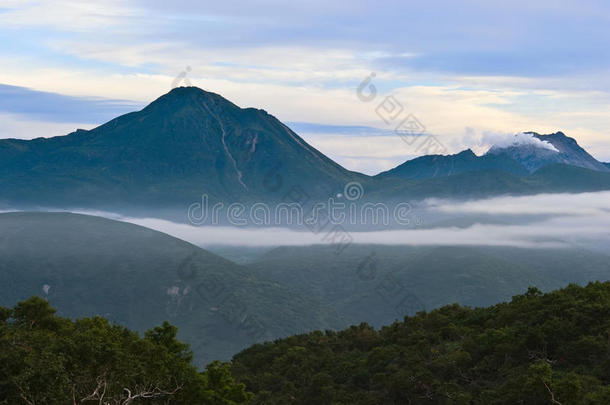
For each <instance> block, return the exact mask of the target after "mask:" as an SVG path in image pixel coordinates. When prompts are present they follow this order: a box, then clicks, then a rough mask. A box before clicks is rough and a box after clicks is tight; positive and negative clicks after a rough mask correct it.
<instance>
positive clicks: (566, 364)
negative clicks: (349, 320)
mask: <svg viewBox="0 0 610 405" xmlns="http://www.w3.org/2000/svg"><path fill="white" fill-rule="evenodd" d="M609 334H610V283H607V282H606V283H600V282H596V283H591V284H589V285H588V286H586V287H580V286H577V285H569V286H568V287H566V288H564V289H562V290H558V291H555V292H552V293H548V294H543V293H542V292H540V291H539V290H538V289H536V288H530V289H529V290H528V291H527V292H526V293H525V294H523V295H519V296H515V297H513V299H512V300H511V301H510V302H508V303H502V304H498V305H494V306H491V307H488V308H476V309H472V308H468V307H463V306H460V305H457V304H456V305H449V306H445V307H442V308H440V309H437V310H434V311H431V312H420V313H418V314H417V315H416V316H412V317H406V318H405V319H404V321H403V322H395V323H394V324H392V325H390V326H386V327H383V328H381V329H380V330H376V329H374V328H372V327H371V326H368V325H367V324H361V325H359V326H353V327H351V328H349V329H346V330H344V331H341V332H333V331H326V332H313V333H309V334H304V335H298V336H293V337H290V338H287V339H281V340H277V341H275V342H273V343H266V344H258V345H255V346H253V347H251V348H249V349H247V350H245V351H243V352H241V353H239V354H238V355H236V356H235V358H234V359H233V367H232V370H233V375H234V377H235V378H236V380H237V381H240V382H243V383H245V384H246V387H247V389H248V390H250V391H252V392H254V393H255V394H256V397H255V398H254V400H253V402H252V403H253V404H266V405H271V404H278V405H279V404H303V405H305V404H329V405H331V404H332V405H340V404H341V405H348V404H359V405H377V404H384V405H389V404H486V405H487V404H528V405H536V404H562V405H567V404H583V405H584V404H587V405H602V404H609V403H610V385H608V384H609V383H610V356H609V354H610V352H609V349H610V335H609Z"/></svg>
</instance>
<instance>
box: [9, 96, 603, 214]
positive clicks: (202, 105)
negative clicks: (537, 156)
mask: <svg viewBox="0 0 610 405" xmlns="http://www.w3.org/2000/svg"><path fill="white" fill-rule="evenodd" d="M557 134H561V139H560V140H554V139H552V138H559V137H560V135H557ZM552 135H554V137H551V138H548V136H547V135H538V136H539V137H541V139H542V140H544V141H549V142H551V143H552V142H553V141H555V142H556V143H557V144H558V145H559V147H560V148H562V150H564V151H565V152H564V155H565V154H567V153H568V151H572V152H573V153H574V154H575V155H574V156H576V157H574V159H572V160H570V159H568V158H567V157H565V156H564V157H563V158H562V159H559V161H554V160H550V161H546V162H545V164H544V165H541V166H540V167H538V168H537V170H538V169H540V168H542V167H546V166H549V165H553V164H570V165H573V164H574V163H575V162H576V161H578V159H581V161H582V162H584V163H583V164H582V165H584V166H587V165H588V167H586V168H587V169H589V170H591V169H592V168H593V169H599V170H598V171H599V173H597V172H593V173H588V172H578V173H583V175H585V176H586V177H587V178H588V179H589V180H587V184H589V185H590V186H588V188H586V187H585V191H594V190H599V189H610V181H609V180H608V176H606V174H607V173H603V172H610V169H609V168H608V167H607V165H604V164H601V163H599V162H597V161H595V160H594V159H593V158H592V157H591V156H590V155H589V154H588V153H587V152H586V151H584V149H582V148H580V147H579V146H578V144H577V143H576V141H575V140H573V139H572V138H568V137H566V136H565V135H563V133H556V134H552ZM545 137H547V138H545ZM564 138H565V139H564ZM591 159H592V160H591ZM522 163H523V162H520V161H518V159H515V158H514V156H511V155H510V154H509V153H504V152H503V153H500V154H496V153H492V154H486V155H484V156H476V155H475V154H474V153H473V152H472V150H466V151H462V152H460V153H458V154H455V155H447V156H442V155H428V156H422V157H419V158H416V159H413V160H409V161H407V162H405V163H403V164H402V165H399V166H397V167H396V168H394V169H391V170H389V171H386V172H383V173H380V174H379V175H377V176H373V177H371V176H367V175H364V174H361V173H358V172H354V171H350V170H347V169H345V168H344V167H342V166H341V165H339V164H338V163H336V162H335V161H333V160H332V159H330V158H328V157H327V156H326V155H324V154H323V153H321V152H320V151H319V150H317V149H315V148H314V147H312V146H311V145H309V144H308V143H307V142H306V141H305V140H304V139H303V138H301V137H300V136H299V135H298V134H296V133H295V132H294V131H292V130H291V129H290V128H289V127H287V126H286V125H285V124H283V123H282V122H280V121H279V120H278V119H277V118H275V117H274V116H273V115H270V114H269V113H267V112H266V111H265V110H261V109H256V108H241V107H239V106H237V105H236V104H234V103H232V102H231V101H229V100H227V99H225V98H224V97H222V96H221V95H219V94H216V93H212V92H208V91H205V90H202V89H199V88H197V87H178V88H175V89H173V90H171V91H170V92H169V93H167V94H164V95H162V96H161V97H159V98H157V99H156V100H155V101H153V102H152V103H150V104H149V105H147V106H146V107H144V108H143V109H142V110H140V111H135V112H131V113H128V114H124V115H122V116H119V117H117V118H115V119H112V120H110V121H108V122H106V123H104V124H102V125H100V126H98V127H96V128H94V129H91V130H82V129H79V130H76V131H74V132H71V133H70V134H67V135H64V136H59V137H53V138H37V139H33V140H17V139H4V140H0V206H4V207H11V208H20V209H24V208H25V209H32V208H34V209H37V208H40V207H43V208H44V207H54V208H62V209H92V208H93V209H102V210H107V211H113V212H123V213H125V212H130V213H132V214H133V213H136V215H143V213H145V212H146V213H148V212H150V214H146V215H155V216H156V215H160V214H159V212H160V210H166V211H167V212H173V213H174V214H171V215H170V216H172V218H174V219H175V218H178V217H180V218H181V219H180V220H184V213H185V211H187V208H188V207H189V206H190V205H191V204H193V203H196V202H198V201H202V196H205V197H206V198H207V199H208V200H209V202H210V203H211V204H213V203H233V202H239V203H245V204H248V205H253V204H255V203H258V202H264V203H271V204H278V203H280V202H286V200H287V199H288V200H290V199H291V198H293V197H294V195H295V194H296V195H299V196H300V197H301V198H302V199H303V200H306V201H309V202H315V201H327V200H328V198H335V196H339V195H343V192H344V189H345V187H346V185H348V184H350V183H354V182H355V183H358V184H361V185H362V186H363V187H364V188H366V190H367V196H365V199H366V198H367V197H369V195H368V194H372V195H374V197H375V198H378V200H380V201H386V200H387V199H390V198H392V199H396V198H397V199H402V200H404V199H406V198H409V199H420V198H426V197H428V196H432V195H438V194H439V193H441V192H445V193H446V192H448V191H450V193H449V194H448V195H447V194H445V195H446V196H450V197H460V198H461V197H466V198H468V197H473V196H489V195H497V194H510V193H517V194H522V193H530V192H533V193H535V192H538V191H549V192H552V191H554V190H556V189H561V190H567V191H572V190H582V189H583V187H582V186H581V184H580V182H579V181H578V179H576V180H575V178H574V176H572V177H570V182H568V180H565V181H564V184H559V183H561V178H557V176H555V174H552V173H551V172H553V170H550V171H548V170H547V171H545V172H543V174H544V173H546V174H547V175H552V176H555V177H553V179H550V180H549V179H544V178H543V176H542V175H536V172H535V171H532V170H528V166H527V165H524V164H522ZM582 165H581V166H582ZM600 168H601V169H600ZM556 170H560V169H556ZM561 170H564V169H561ZM497 173H501V175H496V174H497ZM549 173H550V174H549ZM572 173H577V171H572ZM489 175H491V176H492V178H493V177H494V176H496V177H497V179H496V180H500V181H496V182H495V184H493V181H492V182H490V181H485V182H484V183H481V187H480V188H479V189H472V188H471V187H470V186H468V187H461V186H459V187H458V186H456V185H448V184H447V183H448V182H455V181H457V183H456V184H457V185H459V184H464V183H469V182H471V183H472V182H477V181H479V179H480V178H481V177H482V176H483V177H485V176H487V177H489ZM456 176H458V177H456ZM532 176H534V180H532V179H531V177H532ZM500 177H502V178H504V177H505V179H504V180H501V179H500ZM532 182H533V183H534V186H532V184H533V183H532ZM558 182H559V183H558ZM551 183H552V184H551ZM438 187H443V189H444V191H442V190H441V191H439V189H438ZM467 190H471V191H470V192H469V191H467ZM363 201H364V200H363ZM288 202H292V201H288ZM147 210H148V211H147ZM163 215H164V216H165V215H166V214H163ZM168 215H169V214H168Z"/></svg>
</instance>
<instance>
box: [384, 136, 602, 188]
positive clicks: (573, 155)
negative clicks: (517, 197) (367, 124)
mask: <svg viewBox="0 0 610 405" xmlns="http://www.w3.org/2000/svg"><path fill="white" fill-rule="evenodd" d="M519 135H520V136H522V135H525V136H526V138H525V139H518V138H517V137H516V138H515V141H514V142H512V143H511V144H509V145H501V146H500V145H494V146H492V147H491V148H490V149H489V151H488V152H487V153H485V154H484V155H483V156H477V155H475V154H474V153H473V152H472V150H470V149H467V150H464V151H462V152H460V153H458V154H455V155H427V156H421V157H418V158H415V159H412V160H408V161H406V162H405V163H403V164H401V165H399V166H397V167H395V168H393V169H391V170H388V171H386V172H382V173H379V174H378V175H377V176H376V177H378V178H388V177H396V178H402V179H416V180H425V179H431V178H437V177H447V176H453V175H458V174H463V173H470V172H476V171H498V172H503V173H508V174H511V175H513V176H518V177H521V176H527V175H529V174H531V173H533V172H535V171H536V170H538V169H540V168H542V167H545V166H548V165H553V164H564V165H569V166H576V167H582V168H585V169H589V170H595V171H600V172H608V171H609V170H608V167H607V165H606V164H604V163H601V162H599V161H597V160H596V159H595V158H594V157H593V156H591V155H590V154H589V153H587V151H585V150H584V149H583V148H581V147H580V146H579V145H578V143H577V142H576V140H574V139H573V138H569V137H567V136H566V135H565V134H564V133H563V132H557V133H554V134H550V135H540V134H537V133H535V132H526V133H524V134H519ZM528 138H529V139H528ZM532 138H534V139H537V140H539V141H540V142H532V141H531V139H532ZM524 140H525V141H530V142H523V141H524ZM519 141H521V142H519Z"/></svg>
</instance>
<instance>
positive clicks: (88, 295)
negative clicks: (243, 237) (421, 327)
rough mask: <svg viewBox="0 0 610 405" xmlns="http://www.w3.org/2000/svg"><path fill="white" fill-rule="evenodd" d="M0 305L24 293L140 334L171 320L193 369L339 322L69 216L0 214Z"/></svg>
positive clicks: (143, 232) (105, 225)
mask: <svg viewBox="0 0 610 405" xmlns="http://www.w3.org/2000/svg"><path fill="white" fill-rule="evenodd" d="M0 229H2V232H1V233H0V306H6V307H11V306H13V305H15V304H16V303H17V302H18V301H20V300H24V299H27V298H28V297H30V296H32V295H38V296H42V297H44V298H47V299H48V300H49V301H50V303H51V304H52V305H53V306H54V307H56V308H57V309H58V311H59V315H62V316H68V317H71V318H81V317H85V316H93V315H101V316H104V317H106V318H108V319H109V320H110V321H112V322H117V323H119V324H121V325H123V326H127V327H130V328H132V329H135V330H137V331H140V332H142V331H144V330H147V329H150V328H152V327H154V326H157V325H160V324H161V323H162V322H163V321H166V320H167V321H169V322H171V323H172V324H174V325H176V326H178V327H179V329H180V336H179V337H180V338H181V339H182V340H184V341H186V342H187V343H189V344H190V345H191V347H192V349H193V351H194V352H195V359H196V361H197V363H198V364H199V365H204V364H206V363H207V362H209V361H211V360H216V359H221V360H224V359H229V358H230V356H232V355H233V354H234V353H236V352H237V351H239V350H241V349H243V348H245V347H247V346H249V345H251V344H253V343H255V342H259V341H263V340H269V339H274V338H277V337H279V336H286V335H289V334H293V333H299V332H305V331H309V330H313V329H317V328H322V329H326V328H336V327H340V326H343V325H345V322H344V321H343V320H341V318H340V317H339V316H338V315H337V313H336V311H334V310H333V309H331V308H329V307H324V306H322V305H320V304H319V303H318V302H316V301H315V300H312V299H310V298H308V297H304V296H301V295H300V294H299V293H298V292H297V291H295V290H293V289H290V288H286V287H284V286H282V285H280V284H278V283H277V282H275V281H269V280H267V279H265V278H264V277H259V276H257V275H254V274H252V273H251V272H250V271H249V270H248V269H246V268H244V267H242V266H238V265H236V264H234V263H232V262H230V261H228V260H226V259H223V258H222V257H219V256H217V255H214V254H212V253H209V252H207V251H205V250H203V249H200V248H198V247H196V246H194V245H191V244H189V243H186V242H184V241H182V240H180V239H176V238H173V237H170V236H168V235H166V234H163V233H160V232H156V231H153V230H151V229H148V228H144V227H140V226H137V225H132V224H128V223H123V222H118V221H113V220H109V219H103V218H99V217H92V216H88V215H77V214H69V213H5V214H0Z"/></svg>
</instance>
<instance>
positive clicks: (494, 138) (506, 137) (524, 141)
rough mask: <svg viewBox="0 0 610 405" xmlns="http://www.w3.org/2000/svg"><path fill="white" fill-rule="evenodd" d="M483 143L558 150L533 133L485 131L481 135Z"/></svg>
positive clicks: (499, 146)
mask: <svg viewBox="0 0 610 405" xmlns="http://www.w3.org/2000/svg"><path fill="white" fill-rule="evenodd" d="M482 141H483V144H485V145H489V146H491V147H496V148H498V149H503V148H508V147H511V146H523V145H531V146H534V147H536V148H541V149H547V150H551V151H553V152H559V151H558V150H557V148H555V147H554V146H553V145H552V144H551V143H550V142H548V141H543V140H540V139H538V138H536V137H535V136H534V135H533V134H526V133H523V132H519V133H517V134H513V135H511V134H507V133H497V132H496V133H486V134H484V135H483V139H482Z"/></svg>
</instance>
